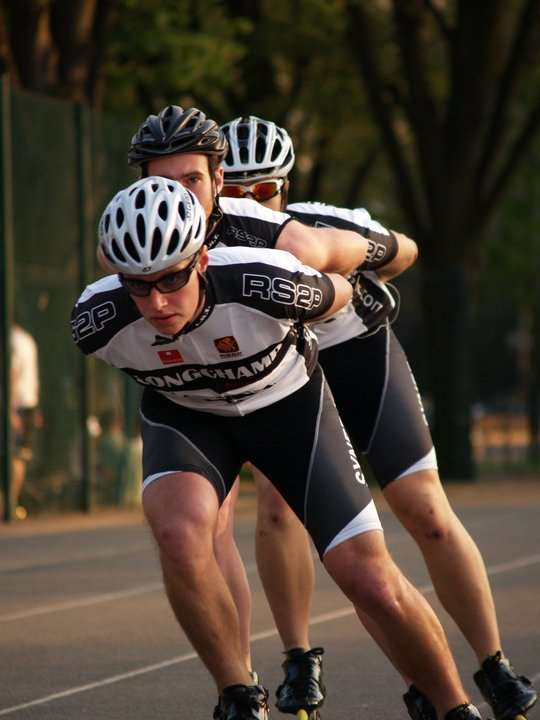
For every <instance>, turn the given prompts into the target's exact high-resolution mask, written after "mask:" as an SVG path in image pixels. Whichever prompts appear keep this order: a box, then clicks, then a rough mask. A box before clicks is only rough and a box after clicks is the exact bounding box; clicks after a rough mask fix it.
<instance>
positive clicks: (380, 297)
mask: <svg viewBox="0 0 540 720" xmlns="http://www.w3.org/2000/svg"><path fill="white" fill-rule="evenodd" d="M286 213H287V215H288V216H289V217H292V218H294V219H296V220H300V221H301V222H303V223H305V224H306V225H310V226H312V227H334V228H338V229H341V230H354V231H355V232H357V233H359V234H360V235H362V236H364V237H366V238H368V240H370V242H371V245H370V253H371V254H372V255H375V256H376V257H377V258H378V259H379V260H380V261H382V262H384V259H385V258H384V254H385V252H386V251H387V243H386V242H385V238H386V237H388V236H389V235H391V231H390V230H387V229H386V228H385V227H383V226H382V225H381V224H380V223H378V222H377V221H375V220H373V219H372V218H371V216H370V214H369V213H368V211H367V210H365V209H364V208H356V209H354V210H349V209H347V208H338V207H334V206H332V205H325V204H323V203H309V202H307V203H292V204H291V205H288V206H287V209H286ZM349 281H350V282H351V284H352V286H353V288H354V292H353V298H352V300H351V302H350V303H348V304H347V305H346V306H345V307H344V308H342V309H341V310H340V311H339V312H337V313H336V314H335V315H333V316H332V317H330V318H327V319H326V320H323V321H321V322H320V323H315V324H314V325H313V329H314V331H315V333H316V335H317V339H318V341H319V347H320V348H321V350H322V349H324V348H328V347H332V346H334V345H338V344H339V343H342V342H345V341H347V340H350V339H351V338H353V337H358V336H360V335H364V334H366V333H368V332H371V331H373V330H375V329H376V328H377V327H379V326H380V325H382V324H384V322H385V321H386V319H387V318H388V316H389V315H390V313H391V312H392V310H393V309H394V307H395V300H394V298H393V297H392V295H391V293H390V292H389V291H388V289H387V288H386V286H385V285H384V283H382V282H381V281H380V280H379V278H378V277H377V275H376V273H375V272H373V271H370V270H356V271H355V272H354V273H353V274H352V275H350V276H349Z"/></svg>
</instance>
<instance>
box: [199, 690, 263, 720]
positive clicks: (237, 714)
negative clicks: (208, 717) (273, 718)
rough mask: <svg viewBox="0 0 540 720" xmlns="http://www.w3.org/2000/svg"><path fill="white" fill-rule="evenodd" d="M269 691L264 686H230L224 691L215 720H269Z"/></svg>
mask: <svg viewBox="0 0 540 720" xmlns="http://www.w3.org/2000/svg"><path fill="white" fill-rule="evenodd" d="M268 711H269V707H268V690H266V689H265V688H263V687H262V685H230V686H229V687H226V688H224V689H223V692H222V693H221V695H220V696H219V704H218V705H217V706H216V707H215V709H214V714H213V716H212V717H213V718H214V720H268V718H269V715H268Z"/></svg>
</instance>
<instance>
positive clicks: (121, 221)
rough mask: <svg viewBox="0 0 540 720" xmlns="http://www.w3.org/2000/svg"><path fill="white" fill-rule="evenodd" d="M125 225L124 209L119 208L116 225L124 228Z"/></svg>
mask: <svg viewBox="0 0 540 720" xmlns="http://www.w3.org/2000/svg"><path fill="white" fill-rule="evenodd" d="M123 224H124V212H123V210H122V208H118V210H117V211H116V225H117V226H118V227H122V225H123Z"/></svg>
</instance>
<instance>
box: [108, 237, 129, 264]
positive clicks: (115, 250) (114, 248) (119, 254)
mask: <svg viewBox="0 0 540 720" xmlns="http://www.w3.org/2000/svg"><path fill="white" fill-rule="evenodd" d="M111 248H112V251H113V253H114V255H115V256H116V257H117V258H120V260H121V261H122V262H126V258H125V256H124V253H123V252H122V251H121V250H120V248H119V247H118V243H117V242H116V240H114V239H113V241H112V243H111Z"/></svg>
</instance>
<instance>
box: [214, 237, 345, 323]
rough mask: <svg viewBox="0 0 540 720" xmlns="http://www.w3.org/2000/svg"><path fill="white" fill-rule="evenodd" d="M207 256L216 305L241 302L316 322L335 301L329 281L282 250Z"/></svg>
mask: <svg viewBox="0 0 540 720" xmlns="http://www.w3.org/2000/svg"><path fill="white" fill-rule="evenodd" d="M209 257H210V266H209V276H210V278H211V282H212V286H213V289H214V292H215V293H216V298H217V300H218V302H240V303H241V304H243V305H245V306H248V307H251V308H254V309H256V310H259V311H260V312H263V313H265V314H267V315H271V316H273V317H275V318H288V319H292V320H295V321H300V322H304V321H308V320H312V319H316V318H317V317H319V316H320V315H322V314H324V313H325V312H326V311H327V310H328V308H329V307H330V306H331V305H332V303H333V302H334V298H335V289H334V285H333V283H332V281H331V280H330V278H329V277H328V276H327V275H325V274H324V273H320V272H318V271H317V270H314V269H313V268H311V267H308V266H307V265H303V264H302V263H301V262H300V261H299V260H297V259H296V258H295V257H294V256H293V255H291V254H290V253H288V252H285V251H283V250H256V249H253V248H238V247H235V248H216V249H214V250H211V251H210V252H209Z"/></svg>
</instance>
